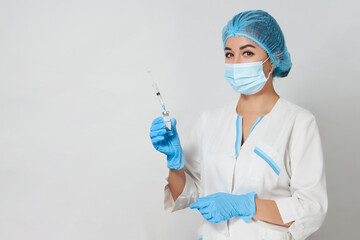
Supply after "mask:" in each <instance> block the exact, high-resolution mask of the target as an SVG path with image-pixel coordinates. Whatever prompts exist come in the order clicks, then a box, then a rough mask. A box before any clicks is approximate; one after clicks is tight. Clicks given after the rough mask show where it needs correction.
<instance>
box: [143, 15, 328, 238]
mask: <svg viewBox="0 0 360 240" xmlns="http://www.w3.org/2000/svg"><path fill="white" fill-rule="evenodd" d="M222 39H223V44H224V45H223V46H224V54H225V75H224V76H225V79H226V81H227V82H228V83H229V84H230V86H231V87H232V88H233V90H235V91H236V92H238V93H240V97H239V99H236V100H235V101H232V102H230V103H228V104H226V105H225V106H223V107H220V108H216V109H211V110H207V111H204V112H202V114H201V116H200V118H199V119H198V120H197V121H196V123H195V124H194V127H193V129H192V131H191V133H190V135H189V136H188V138H187V139H186V141H185V142H184V144H183V147H182V146H181V144H180V140H179V136H178V133H177V131H176V120H175V119H174V118H173V119H171V123H172V127H173V131H174V135H172V136H169V135H167V134H166V130H165V127H166V126H165V124H164V121H163V119H162V117H159V118H156V119H155V120H154V121H153V123H152V126H151V128H150V137H151V140H152V144H153V146H154V147H155V149H156V150H158V151H160V152H162V153H164V154H165V155H166V156H167V167H168V168H169V176H168V178H166V180H167V181H168V184H167V185H166V186H165V188H164V191H165V198H164V205H165V210H166V211H167V212H174V211H177V210H180V209H184V208H187V207H190V209H194V210H197V211H199V213H200V214H201V215H202V217H203V219H204V220H203V223H202V225H201V228H200V229H199V230H200V238H199V239H204V240H210V239H216V240H221V239H246V240H252V239H254V240H255V239H259V240H261V239H266V240H271V239H282V240H291V239H295V240H300V239H306V238H307V237H308V236H309V235H311V234H312V233H314V232H315V231H317V230H318V229H319V228H320V226H321V225H322V223H323V221H324V219H325V216H326V213H327V208H328V200H327V190H326V179H325V167H324V159H323V152H322V145H321V137H320V134H319V129H318V126H317V122H316V118H315V116H314V115H313V114H312V113H311V112H310V111H309V110H307V109H304V108H302V107H300V106H298V105H296V104H294V103H292V102H290V101H288V100H286V99H284V98H282V97H280V96H279V95H278V94H277V93H276V92H275V90H274V87H273V77H286V76H287V75H288V73H289V71H290V69H291V66H292V63H291V60H290V54H289V53H288V51H287V48H286V45H285V39H284V36H283V34H282V31H281V29H280V26H279V25H278V24H277V22H276V21H275V19H274V18H273V17H272V16H271V15H269V14H268V13H267V12H265V11H262V10H251V11H245V12H241V13H239V14H237V15H235V16H234V17H233V18H232V19H231V20H230V21H229V22H228V23H227V25H226V26H225V27H224V28H223V32H222Z"/></svg>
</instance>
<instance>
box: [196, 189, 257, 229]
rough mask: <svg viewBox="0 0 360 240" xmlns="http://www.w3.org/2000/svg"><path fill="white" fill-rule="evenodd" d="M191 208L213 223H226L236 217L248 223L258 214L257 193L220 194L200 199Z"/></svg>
mask: <svg viewBox="0 0 360 240" xmlns="http://www.w3.org/2000/svg"><path fill="white" fill-rule="evenodd" d="M189 207H190V208H191V209H194V208H197V209H198V210H199V212H200V213H201V214H202V216H203V217H204V218H205V219H206V220H208V221H209V222H212V223H218V222H221V221H225V220H227V219H230V218H232V217H234V216H239V217H241V218H242V219H243V220H244V221H245V222H247V221H249V220H250V219H251V218H252V217H253V216H254V215H255V213H256V205H255V192H249V193H247V194H241V195H235V194H229V193H225V192H218V193H214V194H211V195H208V196H206V197H201V198H198V199H197V201H196V202H194V203H192V204H190V206H189Z"/></svg>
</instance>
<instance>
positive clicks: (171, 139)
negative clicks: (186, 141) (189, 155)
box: [150, 117, 185, 169]
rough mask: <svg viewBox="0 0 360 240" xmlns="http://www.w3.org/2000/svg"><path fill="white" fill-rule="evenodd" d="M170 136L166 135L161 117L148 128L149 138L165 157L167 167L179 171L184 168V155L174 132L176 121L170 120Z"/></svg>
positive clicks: (175, 131)
mask: <svg viewBox="0 0 360 240" xmlns="http://www.w3.org/2000/svg"><path fill="white" fill-rule="evenodd" d="M170 122H171V129H172V135H170V134H168V133H166V125H165V123H164V119H163V118H162V117H158V118H155V119H154V121H153V122H152V125H151V128H150V138H151V142H152V144H153V146H154V147H155V149H156V150H157V151H159V152H161V153H164V154H165V155H167V167H168V168H170V169H181V168H183V167H184V163H185V161H184V153H183V150H182V147H181V145H180V139H179V136H178V133H177V130H176V119H175V118H171V119H170Z"/></svg>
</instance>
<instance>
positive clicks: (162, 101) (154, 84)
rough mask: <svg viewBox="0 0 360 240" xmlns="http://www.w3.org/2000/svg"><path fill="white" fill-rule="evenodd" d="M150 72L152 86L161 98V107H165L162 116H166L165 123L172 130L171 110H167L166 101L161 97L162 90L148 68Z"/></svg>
mask: <svg viewBox="0 0 360 240" xmlns="http://www.w3.org/2000/svg"><path fill="white" fill-rule="evenodd" d="M148 74H149V77H150V78H151V81H152V82H153V84H152V86H153V88H154V90H155V94H156V96H157V98H158V99H159V102H160V105H161V107H162V108H163V110H164V111H163V112H162V116H163V118H164V122H165V125H166V127H167V128H168V129H169V131H168V132H171V121H170V111H167V110H166V107H165V103H164V100H163V99H162V97H161V94H160V91H159V88H158V86H157V84H156V83H155V81H154V79H153V77H152V75H151V70H148Z"/></svg>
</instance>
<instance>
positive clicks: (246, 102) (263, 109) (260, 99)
mask: <svg viewBox="0 0 360 240" xmlns="http://www.w3.org/2000/svg"><path fill="white" fill-rule="evenodd" d="M279 98H280V96H279V95H278V94H277V93H276V92H275V91H274V92H273V93H269V94H268V93H262V94H252V95H243V94H241V96H240V98H239V101H238V104H237V107H236V112H237V113H238V114H239V115H241V116H244V115H257V116H264V115H266V114H267V113H269V112H270V111H271V109H272V108H273V107H274V105H275V104H276V102H277V100H278V99H279Z"/></svg>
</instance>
